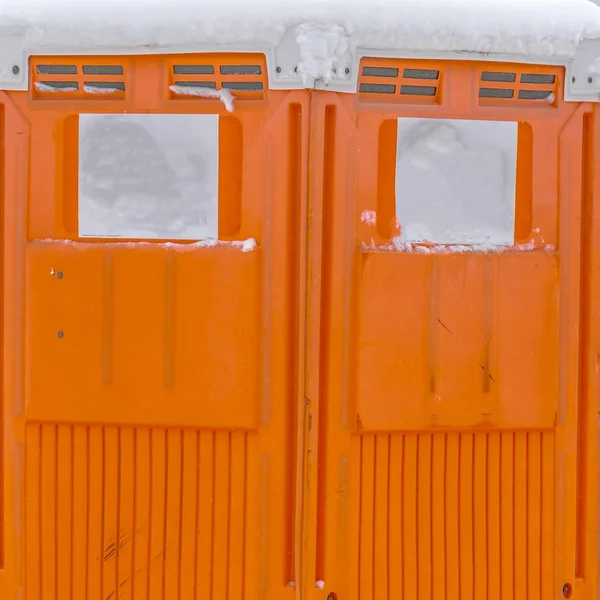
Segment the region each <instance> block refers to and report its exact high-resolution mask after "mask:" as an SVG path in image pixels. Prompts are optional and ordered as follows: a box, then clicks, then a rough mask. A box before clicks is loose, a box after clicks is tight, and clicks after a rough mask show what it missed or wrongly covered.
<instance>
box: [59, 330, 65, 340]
mask: <svg viewBox="0 0 600 600" xmlns="http://www.w3.org/2000/svg"><path fill="white" fill-rule="evenodd" d="M58 337H59V338H60V339H61V340H62V338H64V337H65V334H64V332H63V331H59V332H58Z"/></svg>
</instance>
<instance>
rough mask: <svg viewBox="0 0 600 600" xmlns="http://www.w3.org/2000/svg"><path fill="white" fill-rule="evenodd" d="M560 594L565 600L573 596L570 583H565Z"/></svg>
mask: <svg viewBox="0 0 600 600" xmlns="http://www.w3.org/2000/svg"><path fill="white" fill-rule="evenodd" d="M562 593H563V596H564V597H565V598H567V599H568V598H570V597H571V596H572V595H573V587H572V586H571V584H570V583H565V585H563V589H562Z"/></svg>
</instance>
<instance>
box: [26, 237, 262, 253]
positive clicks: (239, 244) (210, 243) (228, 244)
mask: <svg viewBox="0 0 600 600" xmlns="http://www.w3.org/2000/svg"><path fill="white" fill-rule="evenodd" d="M32 243H34V244H35V243H36V244H48V245H49V244H53V245H62V246H71V247H74V248H77V249H80V250H89V249H90V248H96V247H98V246H99V245H101V247H103V248H106V247H108V248H131V249H135V248H140V249H141V248H164V249H170V250H176V251H177V252H193V251H195V250H199V249H203V248H234V249H236V250H241V251H242V252H253V251H254V250H256V249H257V248H258V247H259V246H258V244H257V242H256V240H255V239H254V238H248V239H246V240H234V241H221V240H201V241H199V242H191V243H189V244H186V243H175V242H133V241H122V242H119V241H115V240H114V239H111V241H110V242H94V243H92V242H77V241H73V240H53V239H42V240H35V241H33V242H32Z"/></svg>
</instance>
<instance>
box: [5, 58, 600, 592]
mask: <svg viewBox="0 0 600 600" xmlns="http://www.w3.org/2000/svg"><path fill="white" fill-rule="evenodd" d="M240 66H242V67H244V68H239V67H240ZM49 67H53V68H49ZM84 67H85V68H84ZM223 67H225V68H223ZM364 67H368V68H367V69H366V71H364V73H367V74H364V75H363V74H362V73H363V70H362V69H363V68H364ZM490 74H491V75H490ZM89 77H92V78H93V82H98V81H102V82H103V83H104V84H106V85H116V84H119V85H117V86H116V87H115V89H116V91H115V92H114V93H113V94H109V95H106V94H103V95H100V94H97V95H94V94H89V92H88V91H87V90H86V86H88V87H89V83H90V82H89V81H88V78H89ZM563 78H564V70H562V69H559V68H555V67H537V66H529V65H512V64H496V63H494V64H492V63H483V62H481V63H472V62H467V61H464V62H451V61H446V62H445V61H438V62H433V61H400V60H388V59H364V60H363V63H362V65H361V75H360V77H359V87H358V91H357V93H356V94H335V93H331V92H310V91H307V90H302V91H291V92H285V91H272V90H268V84H267V78H266V64H265V59H264V57H263V56H262V55H253V54H243V55H242V54H240V55H185V56H141V57H110V58H109V57H93V56H87V57H60V58H54V57H37V58H33V59H32V61H31V91H30V92H27V93H24V92H5V93H2V94H1V95H0V105H1V107H2V112H1V114H2V121H1V126H2V130H3V140H4V144H3V147H2V165H3V170H2V173H3V188H2V189H3V196H2V201H3V207H4V209H3V221H2V231H3V236H2V246H1V247H2V265H3V276H2V307H3V326H2V333H1V335H2V346H3V360H2V370H1V377H2V387H1V389H2V396H1V398H0V407H1V413H0V419H1V432H2V446H1V449H2V450H1V452H2V454H1V463H0V481H1V482H2V488H1V495H0V596H1V597H2V598H6V599H11V600H12V599H17V598H23V599H24V600H34V599H35V600H42V599H43V600H69V599H73V600H75V599H77V600H83V599H88V598H89V599H92V598H97V599H99V600H116V599H117V598H120V599H125V598H131V599H136V600H138V599H139V600H149V599H155V598H156V599H158V598H164V599H168V600H171V599H176V598H179V599H188V598H190V599H191V598H194V599H196V600H209V599H210V600H221V599H223V600H225V599H227V600H242V599H244V600H253V599H256V600H259V599H260V600H263V599H272V600H275V599H277V600H279V599H285V598H289V599H293V598H295V599H298V600H300V599H305V598H306V599H311V600H312V599H314V600H326V599H327V598H329V599H330V600H335V599H339V600H357V599H360V600H399V599H407V600H408V599H411V600H415V599H418V600H425V599H429V598H436V599H437V598H445V599H447V600H452V599H459V598H460V599H461V600H470V599H472V600H481V599H484V598H486V599H488V600H496V599H497V600H500V599H502V600H508V599H511V600H512V599H514V598H526V599H527V600H536V599H541V600H546V599H548V600H550V599H555V598H560V597H564V596H568V597H572V598H576V599H581V600H584V599H585V600H592V599H595V598H597V597H598V568H599V567H598V565H599V558H600V554H599V548H598V537H599V527H598V525H599V523H598V506H599V502H600V496H599V493H598V489H599V483H600V482H599V479H598V470H599V466H600V463H599V452H598V449H599V447H600V439H599V436H598V414H599V410H600V406H599V405H598V398H599V397H600V389H599V386H598V372H599V358H598V357H599V356H600V310H599V307H600V279H599V277H598V271H599V268H598V266H599V265H600V218H599V217H600V213H599V209H600V187H599V185H598V184H599V180H598V172H599V171H598V165H600V162H599V157H600V118H599V115H598V109H597V106H596V105H595V104H576V103H565V102H564V101H563V100H562V89H563V87H564V86H563ZM53 82H61V83H59V84H58V87H61V86H62V89H61V90H58V91H57V89H56V83H53ZM186 82H187V84H189V83H190V82H195V84H196V85H199V84H202V85H207V82H208V84H210V85H213V84H214V88H215V89H220V88H221V87H225V88H228V89H230V90H232V91H234V95H236V96H237V98H236V101H235V110H234V112H233V113H228V112H227V111H226V110H225V108H224V106H223V105H222V104H221V103H220V102H219V101H218V100H217V99H208V98H201V97H190V96H181V95H179V94H177V93H175V92H173V91H172V90H171V89H170V88H171V86H173V85H181V84H182V83H184V84H185V83H186ZM244 82H246V83H245V84H244ZM248 82H250V83H251V84H252V85H247V83H248ZM36 84H43V85H36ZM364 84H367V85H364ZM53 85H54V86H55V88H53ZM240 87H241V88H244V87H245V88H246V89H245V91H244V90H240V89H239V88H240ZM482 89H484V90H488V91H482ZM489 90H493V91H491V92H490V91H489ZM498 90H499V91H498ZM523 92H525V93H523ZM95 112H97V113H115V114H122V113H169V114H173V113H187V114H191V113H209V114H219V115H220V121H219V152H220V162H219V237H220V239H221V240H223V241H225V242H231V241H243V240H246V239H247V238H254V239H255V240H256V242H257V247H256V248H255V249H254V250H252V251H250V252H242V251H241V250H240V248H238V247H236V246H234V245H226V244H223V245H218V246H214V247H198V246H196V245H192V244H186V243H173V244H163V243H160V242H157V241H151V240H148V241H147V242H145V243H130V242H127V241H116V240H112V241H107V240H89V239H86V240H82V239H79V238H78V235H77V214H78V206H77V203H78V191H77V180H78V179H77V174H78V156H77V154H78V114H80V113H95ZM401 116H405V117H430V118H434V117H439V118H458V119H485V120H508V121H516V122H518V123H519V127H518V131H519V135H518V164H517V201H516V222H515V240H516V245H515V247H514V248H509V249H508V250H507V251H505V252H502V253H484V252H471V253H435V252H400V251H396V250H394V248H393V246H390V244H389V242H390V239H391V238H392V237H393V236H394V235H395V234H396V233H397V224H396V222H395V194H396V182H395V164H396V126H397V125H396V123H397V119H398V117H401ZM399 189H400V190H401V182H400V186H399ZM365 211H374V212H375V214H376V217H377V218H376V223H373V221H372V220H369V219H364V218H362V216H363V214H364V213H365ZM400 226H401V224H400ZM523 245H527V248H528V251H523V248H522V247H523Z"/></svg>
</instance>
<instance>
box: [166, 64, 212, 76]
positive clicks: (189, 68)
mask: <svg viewBox="0 0 600 600" xmlns="http://www.w3.org/2000/svg"><path fill="white" fill-rule="evenodd" d="M173 73H174V74H175V75H214V74H215V67H214V66H213V65H174V66H173Z"/></svg>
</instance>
